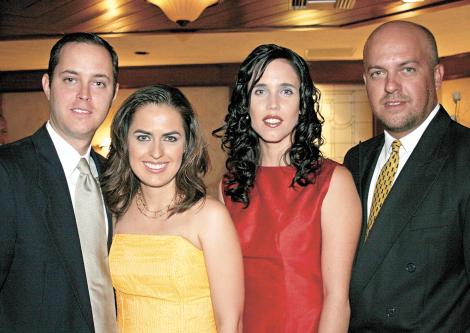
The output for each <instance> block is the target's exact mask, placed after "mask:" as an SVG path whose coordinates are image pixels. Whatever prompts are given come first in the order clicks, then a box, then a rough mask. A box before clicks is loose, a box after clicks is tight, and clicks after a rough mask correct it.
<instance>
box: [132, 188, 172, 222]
mask: <svg viewBox="0 0 470 333" xmlns="http://www.w3.org/2000/svg"><path fill="white" fill-rule="evenodd" d="M135 202H136V204H137V208H138V209H139V212H140V213H141V214H142V215H144V216H147V217H150V218H151V219H156V218H157V217H162V216H165V215H166V214H168V212H169V211H170V209H171V208H172V206H173V202H174V199H173V200H171V202H170V204H169V205H168V206H166V207H163V208H162V209H159V210H150V209H148V207H147V203H146V202H145V198H144V195H143V193H142V189H141V188H140V187H139V189H138V190H137V193H136V195H135Z"/></svg>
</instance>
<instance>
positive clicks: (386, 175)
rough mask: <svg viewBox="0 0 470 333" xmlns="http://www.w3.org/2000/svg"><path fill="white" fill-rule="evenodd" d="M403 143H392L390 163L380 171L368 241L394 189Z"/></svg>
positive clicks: (396, 141)
mask: <svg viewBox="0 0 470 333" xmlns="http://www.w3.org/2000/svg"><path fill="white" fill-rule="evenodd" d="M400 146H401V143H400V141H399V140H395V141H393V142H392V153H391V154H390V157H389V158H388V161H387V162H386V163H385V165H384V166H383V167H382V170H380V174H379V178H378V179H377V184H376V185H375V190H374V196H373V197H372V206H371V208H370V213H369V221H368V222H367V231H366V239H367V237H368V236H369V232H370V230H371V229H372V227H373V225H374V222H375V219H376V217H377V215H378V214H379V211H380V208H382V205H383V203H384V201H385V198H387V195H388V193H389V192H390V189H391V188H392V183H393V180H394V179H395V174H396V173H397V169H398V163H399V161H400V158H399V154H398V152H399V151H400Z"/></svg>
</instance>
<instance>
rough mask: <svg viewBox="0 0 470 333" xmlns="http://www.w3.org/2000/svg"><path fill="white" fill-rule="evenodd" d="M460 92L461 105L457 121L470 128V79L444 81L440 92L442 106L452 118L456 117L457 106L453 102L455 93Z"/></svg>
mask: <svg viewBox="0 0 470 333" xmlns="http://www.w3.org/2000/svg"><path fill="white" fill-rule="evenodd" d="M456 91H458V92H460V97H461V100H460V105H459V112H458V117H457V121H458V122H459V123H461V124H462V125H464V126H467V127H470V78H465V79H459V80H450V81H444V83H443V84H442V88H441V91H440V100H441V101H442V105H443V106H444V108H445V109H446V110H447V112H448V113H449V114H450V115H451V116H455V111H456V104H455V103H454V101H453V100H452V94H453V93H454V92H456Z"/></svg>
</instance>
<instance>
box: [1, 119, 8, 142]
mask: <svg viewBox="0 0 470 333" xmlns="http://www.w3.org/2000/svg"><path fill="white" fill-rule="evenodd" d="M7 142H8V130H7V121H6V120H5V119H4V118H3V117H0V145H4V144H5V143H7Z"/></svg>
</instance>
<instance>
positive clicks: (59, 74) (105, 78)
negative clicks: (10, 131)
mask: <svg viewBox="0 0 470 333" xmlns="http://www.w3.org/2000/svg"><path fill="white" fill-rule="evenodd" d="M42 86H43V89H44V92H45V94H46V97H47V99H48V100H49V105H50V111H51V118H50V120H51V125H52V127H53V128H54V129H55V130H56V131H57V132H58V133H59V135H60V136H62V137H63V138H64V139H65V140H66V141H67V142H69V143H70V144H71V145H72V146H74V147H75V148H76V149H77V146H83V145H88V144H89V143H90V141H91V139H92V137H93V135H94V133H95V131H96V129H97V128H98V127H99V126H100V125H101V123H102V122H103V120H104V119H105V118H106V115H107V114H108V111H109V108H110V106H111V103H112V101H113V100H114V98H115V96H116V93H117V89H118V86H117V85H116V91H115V89H114V87H113V69H112V63H111V56H110V55H109V53H108V51H107V50H106V49H105V48H104V47H101V46H99V45H94V44H88V43H75V42H73V43H68V44H66V45H64V46H63V48H62V50H61V51H60V55H59V62H58V64H57V66H56V68H55V70H54V74H53V78H52V79H51V78H49V76H48V75H47V74H44V76H43V79H42Z"/></svg>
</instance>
